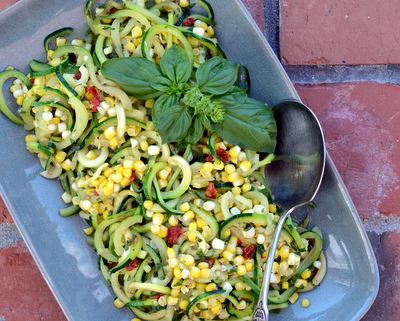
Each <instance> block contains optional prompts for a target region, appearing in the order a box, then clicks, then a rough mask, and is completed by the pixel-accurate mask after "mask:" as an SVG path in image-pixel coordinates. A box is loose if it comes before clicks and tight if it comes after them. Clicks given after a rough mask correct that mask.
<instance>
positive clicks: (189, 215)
mask: <svg viewBox="0 0 400 321" xmlns="http://www.w3.org/2000/svg"><path fill="white" fill-rule="evenodd" d="M194 216H195V214H194V212H193V211H187V212H186V213H185V214H183V217H182V218H183V220H184V221H185V222H189V221H191V220H192V219H194Z"/></svg>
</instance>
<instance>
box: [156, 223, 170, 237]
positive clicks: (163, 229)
mask: <svg viewBox="0 0 400 321" xmlns="http://www.w3.org/2000/svg"><path fill="white" fill-rule="evenodd" d="M167 235H168V228H167V227H166V226H164V225H161V227H160V233H158V236H159V237H161V238H166V237H167Z"/></svg>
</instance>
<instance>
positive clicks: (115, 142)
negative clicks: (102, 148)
mask: <svg viewBox="0 0 400 321" xmlns="http://www.w3.org/2000/svg"><path fill="white" fill-rule="evenodd" d="M117 146H118V139H117V137H113V138H111V139H110V147H111V148H113V149H114V148H115V147H117Z"/></svg>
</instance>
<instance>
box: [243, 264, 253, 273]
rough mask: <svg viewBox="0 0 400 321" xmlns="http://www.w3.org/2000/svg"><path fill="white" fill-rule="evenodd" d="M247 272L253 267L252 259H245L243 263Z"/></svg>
mask: <svg viewBox="0 0 400 321" xmlns="http://www.w3.org/2000/svg"><path fill="white" fill-rule="evenodd" d="M244 265H245V266H246V270H247V272H250V271H252V270H253V269H254V262H253V261H247V262H246V263H245V264H244Z"/></svg>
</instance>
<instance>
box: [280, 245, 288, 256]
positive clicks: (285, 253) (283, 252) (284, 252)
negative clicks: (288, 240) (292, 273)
mask: <svg viewBox="0 0 400 321" xmlns="http://www.w3.org/2000/svg"><path fill="white" fill-rule="evenodd" d="M278 253H279V256H280V257H281V258H284V259H286V258H288V257H289V253H290V248H289V246H287V245H282V246H281V248H280V249H279V252H278Z"/></svg>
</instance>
